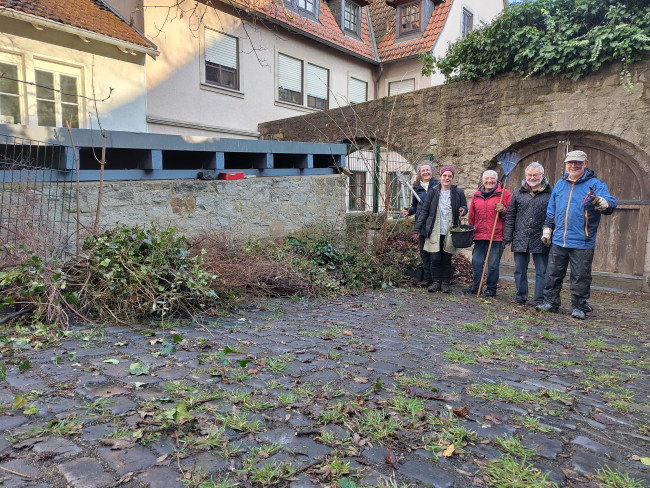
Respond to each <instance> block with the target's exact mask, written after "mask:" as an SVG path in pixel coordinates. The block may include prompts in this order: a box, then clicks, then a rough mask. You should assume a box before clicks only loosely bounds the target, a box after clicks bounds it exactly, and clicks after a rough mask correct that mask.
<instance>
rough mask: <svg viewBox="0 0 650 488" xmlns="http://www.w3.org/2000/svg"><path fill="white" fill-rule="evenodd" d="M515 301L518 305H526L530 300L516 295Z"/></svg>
mask: <svg viewBox="0 0 650 488" xmlns="http://www.w3.org/2000/svg"><path fill="white" fill-rule="evenodd" d="M513 301H514V302H515V303H516V304H518V305H526V302H527V301H528V300H526V299H525V298H517V297H515V299H514V300H513Z"/></svg>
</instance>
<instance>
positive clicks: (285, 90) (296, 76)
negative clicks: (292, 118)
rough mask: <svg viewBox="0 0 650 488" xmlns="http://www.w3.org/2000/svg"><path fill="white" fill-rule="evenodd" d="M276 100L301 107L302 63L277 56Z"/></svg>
mask: <svg viewBox="0 0 650 488" xmlns="http://www.w3.org/2000/svg"><path fill="white" fill-rule="evenodd" d="M278 100H281V101H283V102H290V103H297V104H299V105H302V61H301V60H299V59H296V58H292V57H291V56H287V55H285V54H278Z"/></svg>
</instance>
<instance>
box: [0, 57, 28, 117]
mask: <svg viewBox="0 0 650 488" xmlns="http://www.w3.org/2000/svg"><path fill="white" fill-rule="evenodd" d="M0 62H1V63H4V64H11V65H14V66H16V74H17V76H16V78H17V80H18V81H17V83H18V94H13V93H12V94H9V93H3V95H8V96H16V97H17V98H18V120H17V121H14V122H10V121H9V120H8V119H3V117H2V116H1V115H0V124H12V123H13V124H22V123H23V121H24V120H26V117H27V104H26V103H25V100H26V97H25V86H24V85H25V83H23V82H24V81H25V60H24V58H23V57H22V56H21V55H19V54H13V53H8V52H4V51H0Z"/></svg>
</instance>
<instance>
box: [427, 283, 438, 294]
mask: <svg viewBox="0 0 650 488" xmlns="http://www.w3.org/2000/svg"><path fill="white" fill-rule="evenodd" d="M440 288H441V283H440V282H439V281H434V282H433V283H431V286H429V288H427V291H429V292H431V293H434V292H436V291H440Z"/></svg>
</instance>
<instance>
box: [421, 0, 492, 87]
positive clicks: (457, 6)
mask: <svg viewBox="0 0 650 488" xmlns="http://www.w3.org/2000/svg"><path fill="white" fill-rule="evenodd" d="M463 8H466V9H467V10H469V11H470V12H472V13H474V28H475V29H476V28H478V27H479V26H480V25H481V24H480V22H481V21H482V22H485V23H486V24H489V23H491V22H492V21H493V20H494V18H495V17H496V16H497V15H498V14H499V13H501V12H502V11H503V0H454V2H453V3H452V5H451V9H450V10H449V15H448V16H447V21H446V22H445V26H444V28H443V30H442V32H441V33H440V37H438V40H437V41H436V44H435V46H434V47H433V52H432V54H433V55H434V56H435V57H436V58H443V57H445V54H446V53H447V49H448V48H449V45H450V44H452V43H453V42H455V41H457V40H458V39H460V35H461V32H462V22H463ZM444 83H445V77H444V76H443V75H442V74H440V73H435V74H433V75H432V76H431V84H430V86H436V85H443V84H444Z"/></svg>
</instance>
